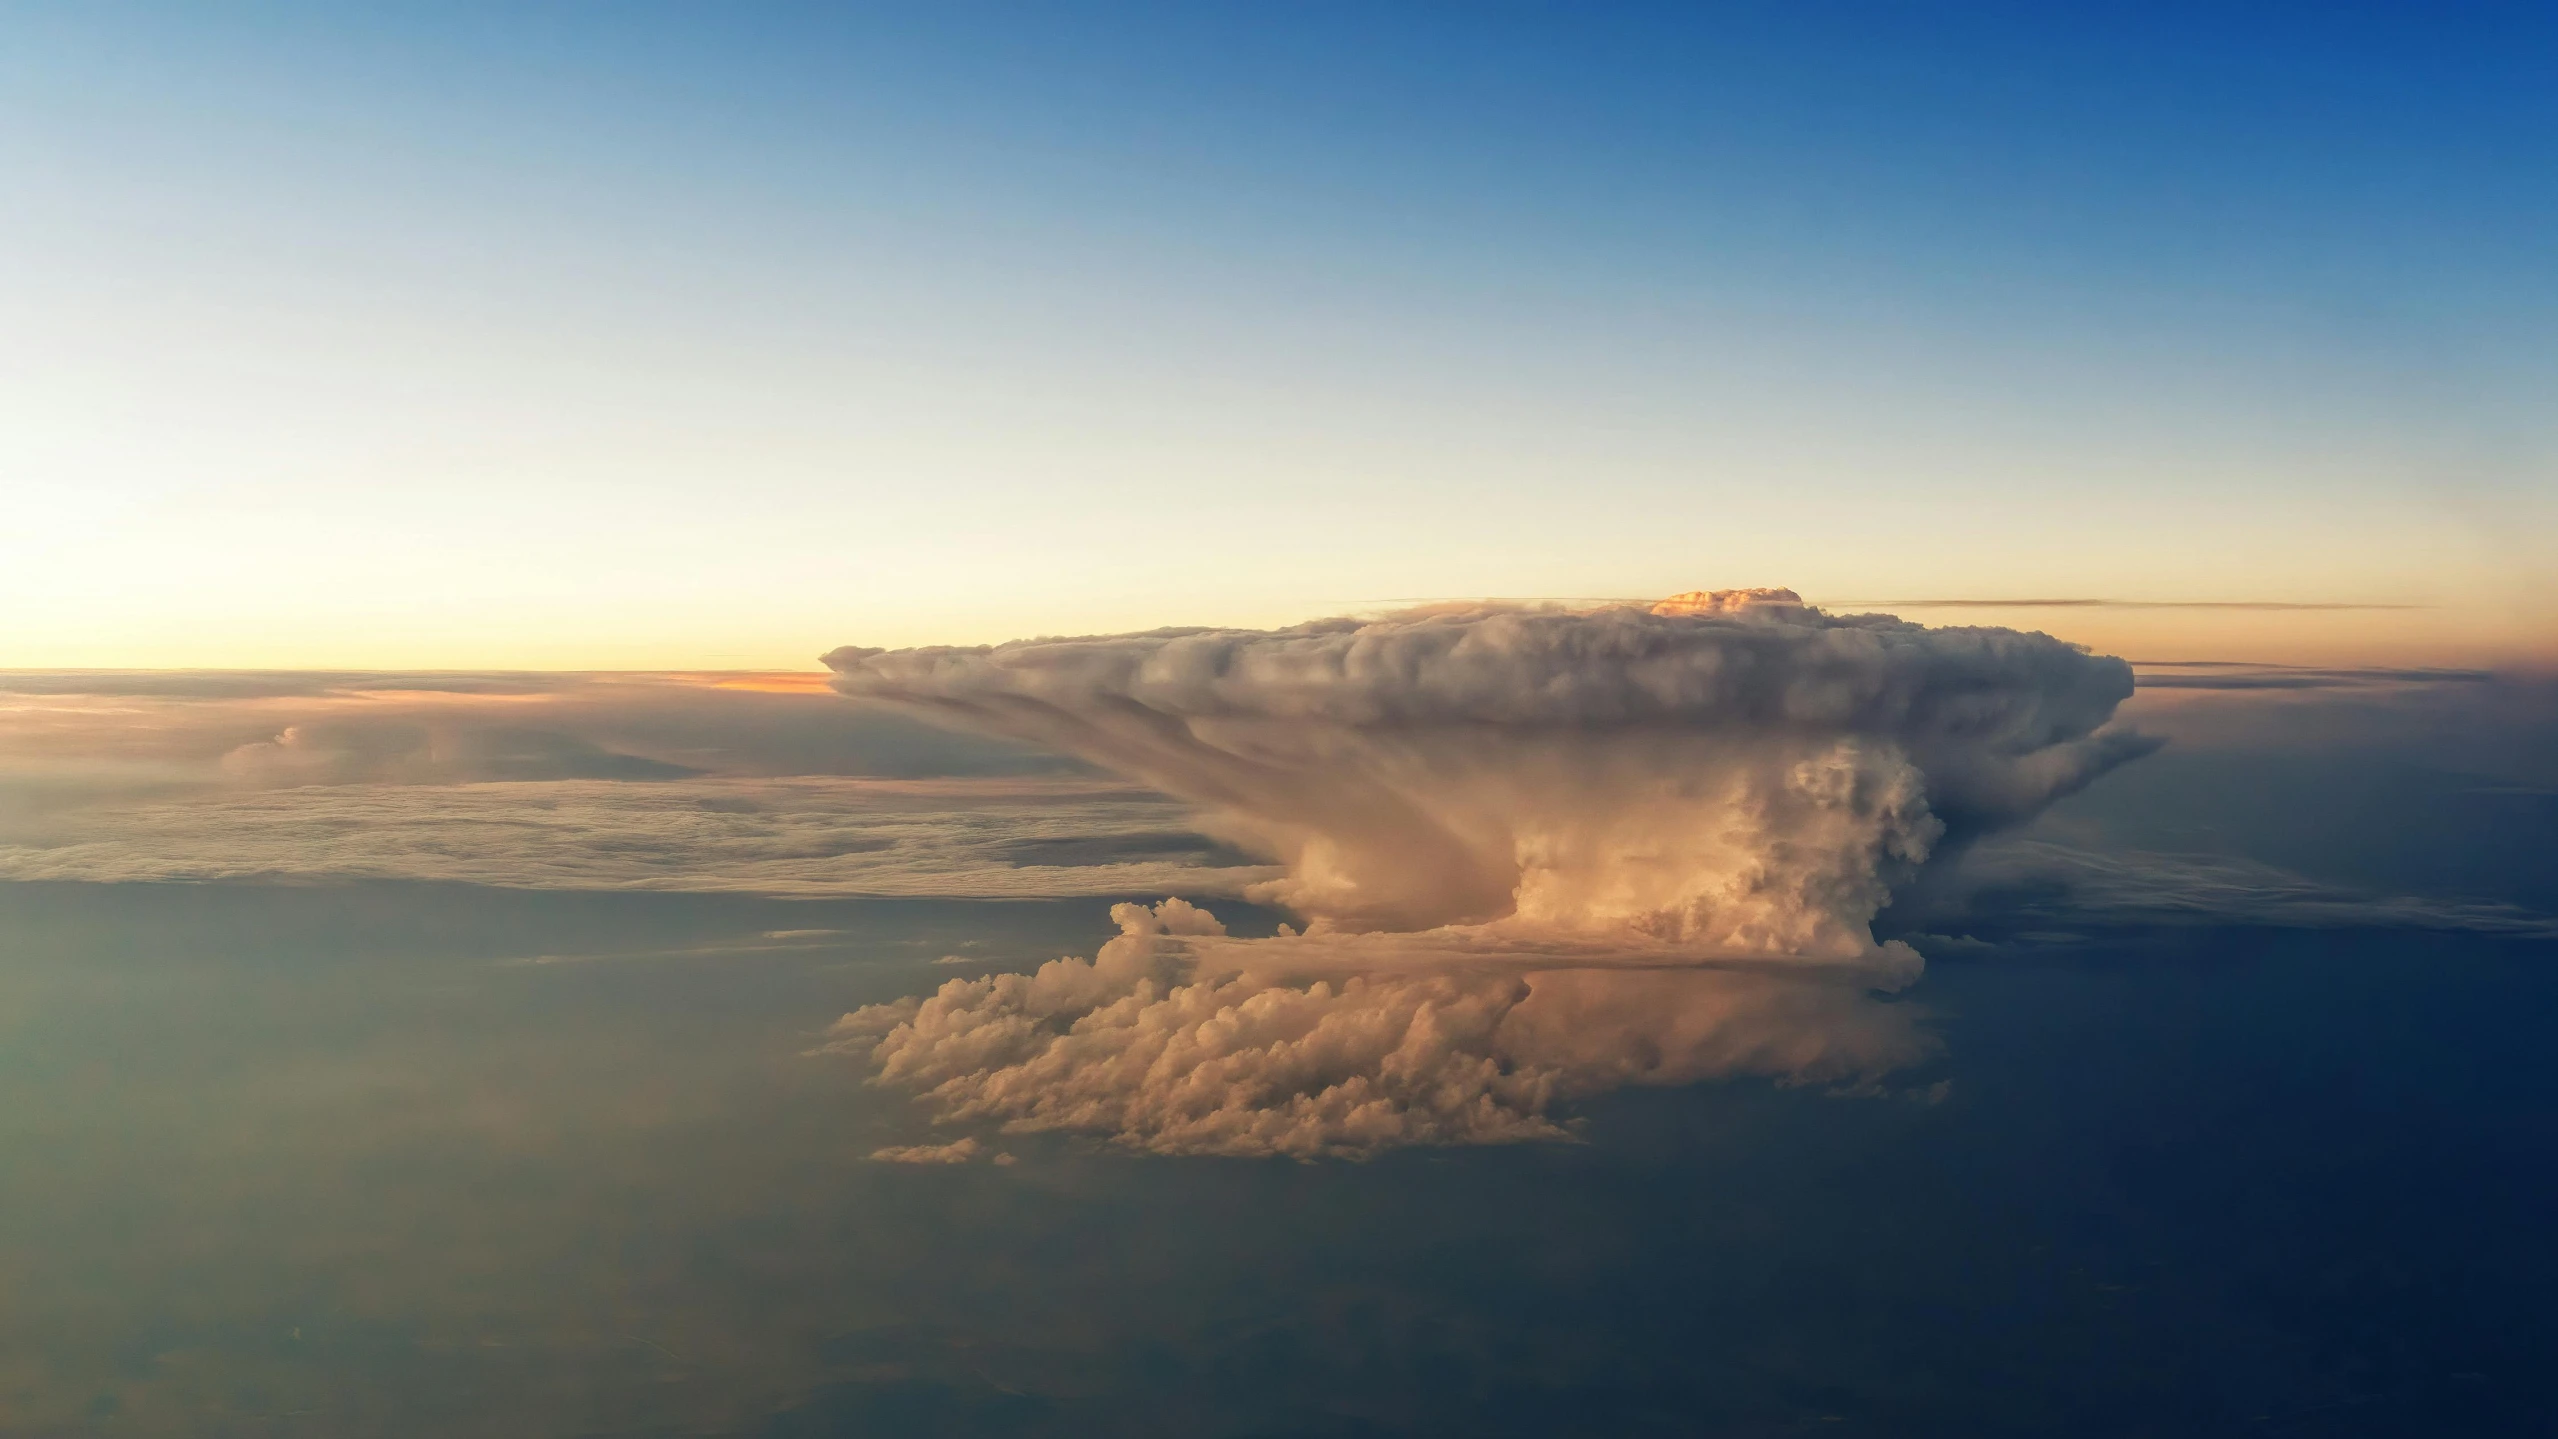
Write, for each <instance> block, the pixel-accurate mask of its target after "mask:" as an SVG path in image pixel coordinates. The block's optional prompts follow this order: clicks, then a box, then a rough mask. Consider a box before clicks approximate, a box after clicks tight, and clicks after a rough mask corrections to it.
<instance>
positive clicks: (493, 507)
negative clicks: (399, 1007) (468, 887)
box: [0, 5, 2558, 670]
mask: <svg viewBox="0 0 2558 1439" xmlns="http://www.w3.org/2000/svg"><path fill="white" fill-rule="evenodd" d="M2553 52H2558V20H2553V18H2552V16H2551V14H2550V12H2549V11H2548V10H2547V9H2546V8H2545V7H2535V6H2497V5H2478V6H2461V7H2456V8H2452V9H2432V8H2428V9H2423V10H2419V9H2416V8H2413V7H2408V8H2395V9H2391V8H2372V9H2350V8H2344V7H2308V6H2301V7H2284V6H2257V7H2243V8H2234V7H2227V6H2210V7H2205V6H2139V7H2133V6H2071V7H2063V8H2055V7H2028V6H2015V7H1979V8H1958V9H1937V10H1932V11H1930V12H1928V13H1927V14H1925V15H1921V14H1919V13H1917V12H1915V11H1913V10H1911V9H1909V8H1907V7H1886V6H1837V5H1784V6H1780V5H1767V6H1719V7H1660V8H1649V7H1642V6H1618V7H1612V8H1609V9H1607V10H1605V11H1604V12H1593V11H1591V10H1588V9H1586V8H1566V7H1544V6H1533V5H1515V6H1512V5H1505V6H1482V7H1453V6H1374V5H1363V6H1346V5H1345V6H1331V5H1304V6H1290V7H1282V8H1275V9H1261V8H1254V7H1242V6H1189V7H1177V8H1175V7H1164V8H1155V7H1111V6H1100V7H1095V6H1082V7H1075V8H1072V9H1068V8H1065V7H1055V6H1017V7H1006V6H973V5H950V6H934V7H921V8H919V7H894V8H888V7H882V8H879V9H875V10H849V11H838V10H835V9H832V8H826V9H818V8H809V9H801V8H796V7H782V6H729V7H719V8H717V9H716V10H713V9H703V8H694V7H655V6H643V5H631V6H617V7H613V8H611V9H609V10H608V9H602V8H592V9H572V8H561V9H553V10H545V11H523V10H506V9H498V8H491V7H481V6H473V5H450V6H437V7H414V8H409V9H404V10H399V9H384V10H370V11H368V12H367V13H363V14H353V13H348V12H346V11H344V10H343V8H342V7H319V6H290V5H286V6H261V7H256V8H253V9H250V8H243V9H237V10H225V11H223V12H220V13H219V14H216V13H213V12H206V11H202V10H189V9H184V8H180V7H157V6H150V5H132V6H119V7H71V6H59V7H41V6H31V7H13V8H12V9H11V10H10V11H9V12H8V13H7V15H6V16H5V18H0V181H5V183H6V185H7V187H8V191H9V193H10V194H11V195H12V197H13V199H12V202H11V203H10V205H9V206H7V207H6V210H5V212H0V495H5V503H6V505H7V508H8V514H9V516H10V522H9V523H8V524H6V525H0V604H4V605H5V606H6V607H7V612H8V613H9V614H10V615H11V624H10V627H9V630H8V632H7V642H6V647H5V650H0V666H13V667H21V668H26V667H114V668H148V667H288V666H304V667H334V668H460V667H489V666H496V667H519V668H583V669H685V668H702V667H713V668H728V667H737V668H745V667H756V668H777V669H801V670H806V669H813V668H814V667H815V660H816V657H817V656H818V655H819V654H821V653H824V652H826V651H828V650H830V649H832V648H834V647H836V646H838V645H843V644H848V643H850V644H862V645H882V646H899V645H912V644H921V643H932V642H963V643H977V642H993V641H999V640H1003V639H1007V638H1012V637H1016V636H1021V635H1030V634H1055V633H1100V632H1109V631H1118V630H1129V629H1136V628H1141V627H1145V626H1151V625H1157V624H1165V623H1202V624H1235V625H1254V626H1266V625H1274V624H1284V623H1288V622H1292V621H1295V620H1299V619H1304V618H1307V617H1310V616H1315V615H1323V614H1332V613H1340V612H1344V611H1360V610H1374V609H1380V608H1385V607H1388V606H1390V605H1392V604H1395V603H1398V602H1402V601H1407V600H1413V599H1441V598H1451V597H1473V596H1508V597H1556V598H1574V597H1619V596H1628V597H1631V596H1654V595H1660V594H1666V593H1670V592H1673V591H1679V590H1687V589H1693V588H1698V587H1709V588H1711V587H1724V586H1740V585H1790V586H1793V587H1794V588H1796V589H1798V590H1800V591H1801V592H1802V593H1803V594H1804V595H1805V596H1806V597H1807V598H1810V599H1812V600H1814V601H1815V602H1818V603H1822V604H1825V605H1829V606H1832V607H1847V608H1858V607H1886V608H1896V609H1900V610H1903V611H1904V612H1906V613H1908V614H1910V615H1911V616H1912V617H1913V618H1922V619H1927V620H1929V621H1931V622H1948V621H1952V622H1963V623H1978V622H1987V623H2003V624H2018V625H2021V626H2023V627H2027V628H2044V629H2048V630H2050V631H2052V632H2053V633H2056V634H2059V635H2061V636H2062V637H2064V638H2068V639H2072V640H2077V641H2081V642H2085V643H2089V644H2092V645H2094V646H2096V647H2098V648H2099V649H2104V650H2109V651H2112V652H2117V653H2126V654H2129V655H2130V656H2131V657H2132V658H2134V659H2136V660H2148V661H2158V660H2176V659H2248V660H2257V661H2270V662H2291V663H2344V662H2388V663H2401V664H2498V665H2511V664H2529V663H2534V662H2547V661H2549V660H2550V659H2552V658H2553V657H2558V584H2554V583H2553V582H2552V581H2551V580H2549V579H2547V578H2545V576H2547V575H2550V574H2558V541H2553V536H2558V500H2553V498H2552V496H2553V493H2558V487H2553V485H2552V483H2551V481H2552V477H2553V467H2554V466H2558V421H2553V418H2552V411H2551V409H2550V407H2549V406H2548V404H2547V403H2546V396H2547V395H2548V394H2549V393H2551V392H2552V386H2553V381H2558V373H2553V372H2558V353H2553V351H2552V350H2551V347H2550V346H2549V345H2548V343H2547V336H2548V335H2549V334H2550V333H2551V322H2552V320H2553V319H2558V265H2553V264H2552V262H2551V260H2550V256H2551V255H2552V254H2558V243H2553V242H2558V223H2553V222H2558V178H2553V177H2558V98H2553V92H2552V91H2551V89H2550V87H2549V86H2548V85H2547V84H2546V76H2547V75H2548V74H2549V73H2550V71H2551V68H2552V65H2553V62H2558V53H2553ZM1948 599H1961V600H2023V599H2044V600H2049V599H2077V600H2091V599H2092V600H2106V601H2113V602H2116V603H2113V604H2108V605H2084V604H2082V605H2072V606H2061V607H2048V608H2015V609H1995V610H1988V611H1982V610H1977V609H1971V608H1955V609H1950V610H1938V609H1930V608H1927V607H1922V606H1916V605H1913V604H1912V603H1910V602H1913V601H1921V600H1948ZM2197 602H2202V603H2206V604H2208V605H2210V606H2212V607H2210V608H2189V607H2187V606H2192V605H2194V604H2196V603H2197ZM2273 605H2278V606H2295V607H2308V608H2264V607H2263V606H2273ZM2231 606H2255V607H2253V608H2243V607H2242V608H2233V607H2231Z"/></svg>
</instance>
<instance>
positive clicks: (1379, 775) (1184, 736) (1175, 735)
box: [827, 590, 2148, 1156]
mask: <svg viewBox="0 0 2558 1439" xmlns="http://www.w3.org/2000/svg"><path fill="white" fill-rule="evenodd" d="M827 664H828V665H829V666H830V667H831V668H832V669H834V670H835V671H836V674H837V681H836V684H837V687H838V688H840V689H841V690H843V691H844V692H845V693H846V694H848V695H852V696H855V697H857V698H861V699H865V700H870V701H874V702H879V703H884V704H887V705H890V706H894V707H898V708H901V709H903V710H906V711H908V712H912V713H916V714H921V715H924V716H928V717H931V718H933V719H935V720H938V721H940V722H942V723H945V724H951V725H955V726H958V727H961V728H964V729H967V730H971V731H974V732H979V733H985V734H992V735H997V736H1002V737H1005V738H1010V739H1015V740H1020V741H1024V742H1027V743H1031V744H1035V745H1040V746H1043V747H1047V748H1051V749H1056V750H1060V751H1063V752H1065V753H1068V754H1072V755H1075V756H1077V757H1079V758H1082V759H1084V760H1086V761H1089V762H1091V763H1093V764H1096V765H1098V766H1101V767H1103V768H1105V769H1109V770H1111V771H1114V772H1117V773H1120V774H1124V775H1127V776H1128V777H1130V778H1132V779H1136V780H1139V781H1142V782H1144V783H1146V784H1148V785H1151V786H1153V787H1155V788H1157V789H1160V790H1162V791H1164V792H1165V793H1167V794H1170V795H1173V796H1176V797H1178V798H1180V799H1183V800H1186V801H1188V802H1189V803H1191V804H1192V805H1194V806H1196V807H1197V808H1198V809H1199V811H1200V812H1201V814H1202V815H1203V820H1202V823H1203V826H1204V827H1205V828H1206V829H1207V830H1208V831H1209V832H1211V833H1213V834H1216V835H1218V836H1219V837H1221V838H1224V839H1226V840H1229V841H1231V842H1232V843H1234V844H1236V845H1237V846H1239V847H1241V848H1242V849H1244V850H1246V851H1249V852H1251V853H1255V854H1259V855H1263V856H1267V857H1268V858H1270V859H1271V860H1273V861H1275V862H1277V863H1278V864H1279V865H1280V866H1281V868H1282V872H1281V873H1280V874H1279V875H1278V876H1276V877H1274V878H1272V879H1270V880H1268V881H1266V882H1262V883H1259V884H1256V885H1254V886H1252V887H1251V888H1250V889H1249V890H1248V891H1247V893H1248V895H1249V897H1251V898H1253V899H1255V900H1258V901H1261V902H1264V903H1269V904H1274V905H1277V906H1281V907H1283V908H1285V909H1287V910H1289V911H1291V912H1293V913H1294V914H1296V915H1298V916H1299V917H1301V919H1302V920H1303V921H1304V923H1305V928H1304V929H1303V931H1302V932H1298V931H1285V932H1283V933H1282V934H1281V935H1279V936H1277V937H1276V938H1273V939H1266V940H1238V939H1234V938H1231V937H1229V936H1227V935H1225V934H1224V932H1223V927H1222V926H1221V925H1220V924H1219V923H1218V922H1217V921H1216V920H1215V919H1214V918H1213V917H1212V916H1211V915H1209V914H1208V913H1206V912H1204V911H1201V910H1198V909H1195V908H1193V907H1191V906H1189V905H1187V904H1185V903H1182V902H1180V901H1167V902H1166V903H1164V904H1162V905H1158V906H1156V907H1154V908H1152V909H1147V908H1144V907H1140V906H1123V907H1122V908H1121V909H1120V911H1119V912H1118V919H1119V923H1120V925H1121V930H1122V932H1121V934H1120V935H1119V936H1118V937H1117V938H1115V939H1113V940H1112V941H1110V943H1109V944H1107V945H1105V946H1103V948H1102V950H1101V952H1100V953H1099V954H1098V955H1096V956H1095V957H1094V958H1093V959H1091V960H1082V959H1061V960H1059V961H1056V962H1055V963H1052V964H1050V965H1049V966H1047V967H1046V968H1043V969H1042V970H1040V971H1039V972H1038V973H1037V974H1035V975H1028V976H1024V975H993V976H987V977H985V978H982V979H974V980H953V981H951V982H950V983H948V984H945V985H944V986H943V987H942V988H941V990H939V991H938V992H937V993H935V994H933V995H931V996H928V997H922V998H918V999H912V1000H908V1001H905V1002H903V1003H901V1004H895V1005H885V1006H874V1007H872V1008H870V1009H867V1010H863V1011H861V1012H858V1013H856V1014H853V1015H849V1016H847V1017H846V1018H845V1020H844V1021H843V1022H842V1023H841V1024H840V1025H839V1026H838V1027H837V1029H836V1031H835V1034H834V1036H833V1039H832V1042H833V1044H834V1045H836V1046H837V1047H839V1048H842V1049H845V1050H848V1051H852V1052H857V1053H861V1054H864V1055H867V1056H868V1057H869V1058H871V1059H872V1060H874V1061H875V1062H876V1063H878V1064H879V1065H880V1067H881V1072H882V1076H883V1078H884V1079H886V1080H888V1081H889V1082H892V1083H899V1084H905V1085H908V1086H911V1087H913V1088H915V1089H916V1090H917V1091H918V1092H919V1093H920V1094H921V1095H922V1096H923V1098H924V1100H925V1102H926V1103H927V1104H928V1105H929V1106H930V1107H931V1108H932V1109H933V1111H934V1112H935V1113H936V1115H937V1116H938V1117H939V1118H942V1119H944V1120H947V1121H950V1122H954V1123H963V1124H965V1123H987V1124H994V1125H997V1126H1000V1127H1002V1128H1005V1129H1008V1130H1041V1129H1059V1130H1072V1131H1080V1132H1088V1133H1097V1134H1102V1135H1106V1136H1110V1137H1112V1138H1114V1139H1116V1140H1118V1141H1120V1142H1122V1143H1125V1144H1129V1145H1132V1146H1136V1147H1141V1148H1147V1149H1153V1150H1158V1151H1165V1152H1203V1153H1232V1154H1290V1155H1298V1156H1309V1155H1316V1154H1353V1155H1356V1154H1365V1153H1371V1152H1374V1151H1376V1150H1379V1149H1382V1148H1387V1147H1391V1146H1394V1145H1400V1144H1415V1143H1471V1142H1495V1141H1509V1140H1523V1139H1550V1138H1556V1137H1559V1136H1561V1135H1563V1134H1564V1133H1565V1132H1566V1129H1565V1127H1564V1125H1563V1124H1562V1122H1561V1121H1559V1120H1557V1119H1556V1118H1555V1117H1554V1111H1555V1107H1556V1106H1557V1105H1558V1104H1559V1103H1560V1102H1562V1101H1565V1100H1568V1099H1570V1098H1573V1097H1576V1096H1579V1095H1583V1094H1587V1093H1591V1092H1594V1091H1596V1090H1600V1089H1604V1088H1608V1087H1611V1086H1614V1085H1619V1084H1627V1083H1647V1082H1649V1083H1673V1082H1686V1081H1691V1080H1696V1079H1701V1078H1708V1077H1713V1076H1719V1075H1744V1074H1747V1075H1764V1076H1768V1077H1773V1078H1778V1079H1783V1080H1789V1081H1796V1082H1810V1083H1824V1084H1835V1085H1841V1086H1847V1087H1871V1086H1873V1085H1875V1084H1878V1083H1879V1082H1880V1081H1881V1080H1882V1078H1883V1077H1884V1076H1885V1075H1888V1074H1889V1073H1891V1072H1892V1071H1893V1070H1895V1069H1897V1068H1899V1067H1901V1066H1903V1065H1905V1064H1907V1063H1908V1062H1910V1061H1911V1060H1912V1059H1914V1058H1916V1057H1918V1056H1919V1055H1921V1054H1923V1053H1924V1052H1925V1051H1926V1048H1927V1044H1926V1041H1925V1038H1924V1036H1923V1035H1922V1034H1921V1032H1920V1031H1919V1030H1918V1028H1917V1027H1916V1025H1915V1024H1914V1023H1913V1021H1912V1017H1911V1010H1910V1008H1909V1007H1908V1006H1906V1005H1896V1004H1891V1003H1887V1002H1885V1001H1884V1000H1883V999H1881V998H1879V997H1878V995H1879V994H1882V993H1888V992H1890V991H1894V990H1898V989H1900V988H1902V987H1904V986H1906V985H1907V984H1908V983H1909V982H1910V981H1911V980H1912V979H1914V978H1915V977H1916V975H1917V972H1918V968H1919V960H1918V956H1917V955H1916V954H1915V953H1913V952H1912V951H1910V950H1909V949H1908V948H1906V947H1905V946H1902V945H1898V944H1877V943H1876V942H1875V940H1874V938H1873V935H1872V928H1871V926H1872V920H1873V918H1874V916H1875V914H1876V912H1877V911H1878V910H1879V909H1880V908H1881V907H1882V906H1883V905H1884V903H1886V901H1887V900H1888V899H1889V898H1890V895H1891V893H1892V889H1893V887H1894V885H1895V884H1896V883H1898V882H1899V881H1900V880H1902V879H1904V878H1906V877H1908V876H1909V875H1911V874H1912V873H1914V872H1915V871H1917V870H1918V869H1919V868H1920V867H1921V866H1922V865H1924V864H1925V863H1926V862H1927V861H1928V860H1929V857H1930V856H1931V854H1933V853H1935V852H1937V851H1938V850H1939V848H1940V847H1941V846H1944V845H1946V844H1947V843H1948V841H1949V840H1962V839H1968V838H1969V837H1971V836H1974V835H1978V834H1982V833H1986V832H1989V831H1992V830H1995V829H1998V828H2002V827H2004V826H2007V825H2010V824H2014V823H2017V822H2020V821H2022V820H2024V819H2027V818H2030V817H2031V816H2032V815H2034V814H2035V813H2037V812H2039V811H2040V810H2041V809H2042V808H2043V807H2044V806H2046V805H2047V804H2049V803H2050V802H2051V801H2053V800H2054V799H2056V798H2058V797H2059V796H2061V795H2064V794H2067V793H2069V792H2071V791H2073V790H2075V789H2077V788H2079V787H2081V786H2083V785H2085V784H2086V783H2087V782H2089V781H2090V780H2092V779H2094V778H2095V777H2096V776H2098V775H2100V774H2102V773H2104V772H2105V771H2107V770H2109V769H2111V768H2113V767H2114V766H2116V765H2118V764H2120V763H2122V762H2124V761H2125V760H2127V759H2129V758H2132V757H2133V756H2136V755H2138V754H2140V753H2142V752H2143V751H2144V750H2145V748H2147V745H2148V742H2147V741H2145V740H2143V739H2141V738H2140V737H2139V736H2137V735H2134V734H2130V733H2128V732H2125V731H2122V730H2120V729H2115V728H2109V727H2108V725H2107V722H2108V720H2109V719H2110V718H2111V716H2112V714H2113V711H2114V709H2115V707H2116V705H2118V704H2119V703H2121V701H2122V700H2123V699H2125V698H2126V697H2127V696H2129V695H2130V694H2131V692H2132V674H2131V670H2130V668H2129V667H2128V666H2127V665H2125V664H2124V663H2123V662H2122V661H2120V660H2115V659H2109V658H2104V657H2099V656H2095V655H2091V654H2088V653H2087V652H2085V651H2084V650H2082V649H2079V648H2077V647H2075V646H2072V645H2068V644H2064V643H2062V642H2060V641H2057V640H2054V639H2051V638H2050V637H2048V636H2043V635H2031V634H2020V633H2017V632H2015V631H2011V630H2004V629H1992V628H1951V629H1931V628H1927V627H1924V626H1920V625H1915V624H1910V623H1907V622H1904V621H1901V620H1897V619H1894V618H1891V617H1889V616H1882V615H1857V616H1844V617H1842V616H1833V615H1828V614H1825V613H1823V612H1821V611H1820V610H1817V609H1815V608H1812V607H1810V606H1807V605H1804V604H1803V603H1802V602H1801V601H1800V600H1799V599H1798V598H1796V597H1795V596H1794V595H1793V594H1792V593H1791V592H1788V591H1782V590H1760V591H1716V592H1698V593H1694V594H1689V595H1683V596H1678V597H1676V598H1674V599H1672V600H1670V601H1666V602H1663V603H1662V604H1660V605H1657V606H1652V607H1649V608H1645V607H1635V606H1610V607H1605V608H1601V609H1596V610H1584V611H1570V610H1563V609H1555V608H1524V607H1515V606H1497V605H1465V606H1446V607H1436V608H1426V609H1421V610H1413V611H1407V612H1404V613H1401V614H1396V615H1392V616H1388V617H1385V618H1382V619H1375V620H1367V621H1359V620H1349V619H1343V620H1327V621H1321V622H1317V623H1314V624H1308V625H1302V626H1298V627H1295V628H1292V629H1285V630H1276V631H1253V630H1212V629H1177V630H1158V631H1153V632H1149V633H1145V634H1134V635H1115V636H1102V637H1095V638H1086V639H1051V640H1033V641H1022V642H1016V643H1013V644H1007V645H999V646H990V647H989V646H981V647H974V648H950V647H941V648H928V649H913V650H897V651H885V650H877V649H864V648H847V649H842V650H838V651H836V652H834V653H833V654H831V655H829V656H827Z"/></svg>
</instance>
